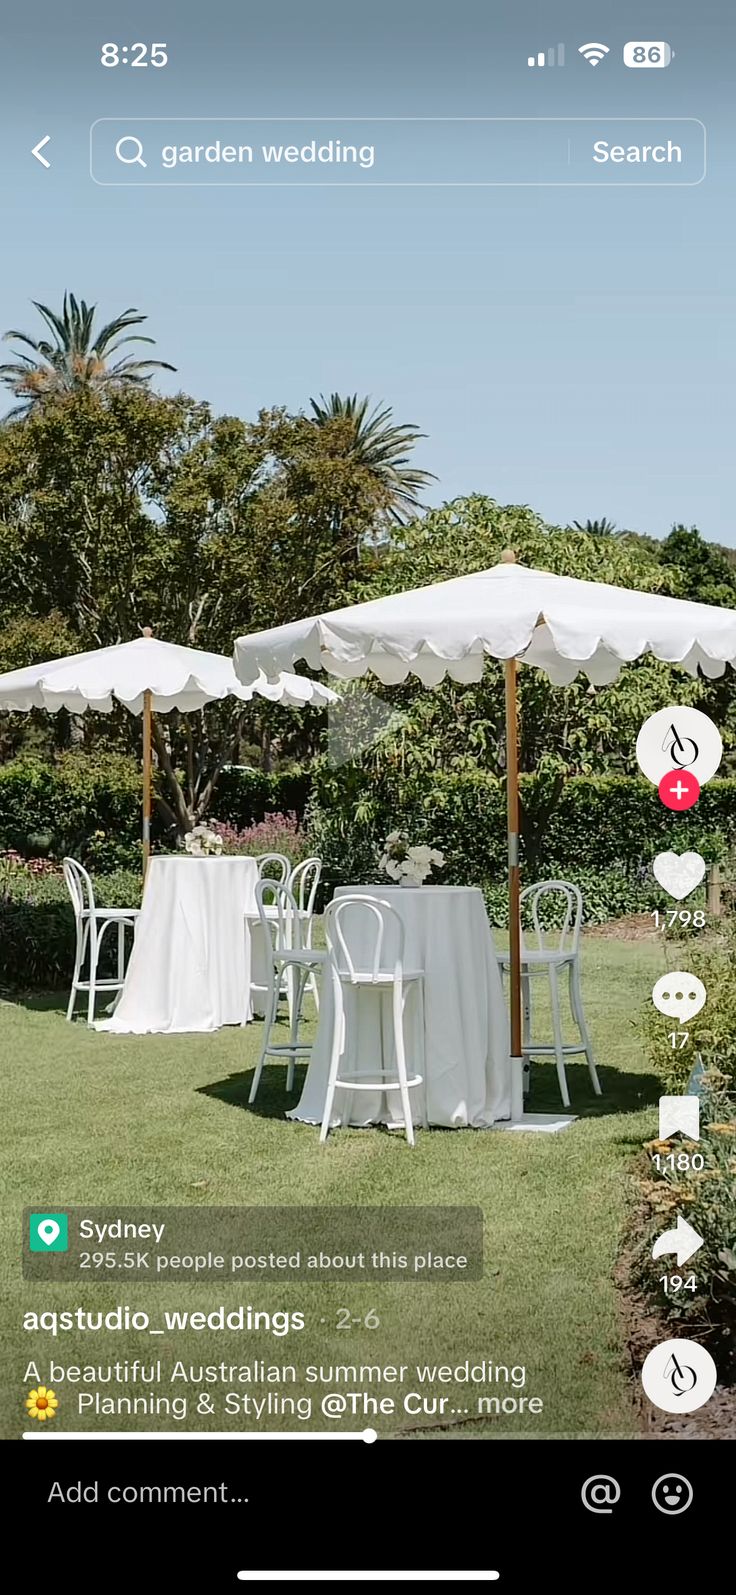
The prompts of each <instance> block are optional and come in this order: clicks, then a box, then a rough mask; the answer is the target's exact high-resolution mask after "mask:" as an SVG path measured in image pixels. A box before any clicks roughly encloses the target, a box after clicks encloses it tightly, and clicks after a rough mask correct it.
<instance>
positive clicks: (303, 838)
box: [209, 812, 310, 864]
mask: <svg viewBox="0 0 736 1595" xmlns="http://www.w3.org/2000/svg"><path fill="white" fill-rule="evenodd" d="M209 824H210V830H211V831H214V833H215V835H216V836H218V837H219V838H220V839H221V841H222V851H223V853H245V854H250V855H253V854H256V853H283V855H284V857H285V858H288V859H289V861H290V862H291V863H292V864H298V863H299V862H300V860H301V859H303V858H306V857H307V856H308V854H309V850H310V849H309V838H308V836H307V834H306V832H305V831H304V830H302V828H301V826H300V824H299V820H298V818H297V815H296V814H295V813H293V812H291V813H289V814H265V815H264V817H263V819H262V820H258V821H257V822H256V823H255V824H253V825H246V826H244V827H243V829H242V830H238V828H237V826H235V825H230V824H228V823H227V822H223V821H222V820H210V822H209Z"/></svg>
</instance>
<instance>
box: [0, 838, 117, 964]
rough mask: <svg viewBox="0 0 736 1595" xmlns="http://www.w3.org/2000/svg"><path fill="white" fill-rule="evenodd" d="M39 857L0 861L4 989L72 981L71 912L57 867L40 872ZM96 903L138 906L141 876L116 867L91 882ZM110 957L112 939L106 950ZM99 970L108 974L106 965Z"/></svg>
mask: <svg viewBox="0 0 736 1595" xmlns="http://www.w3.org/2000/svg"><path fill="white" fill-rule="evenodd" d="M37 863H38V861H37V860H33V859H31V860H22V861H20V862H19V861H17V860H14V859H8V858H7V857H6V858H5V859H4V860H2V861H0V985H2V986H3V987H5V988H6V989H25V990H29V989H32V988H34V987H36V988H52V987H55V986H64V985H66V984H67V982H68V981H69V980H70V979H71V974H72V969H73V966H74V946H75V928H74V914H73V911H72V905H71V902H70V900H69V893H68V891H67V887H66V883H65V881H64V877H63V875H62V873H61V869H60V868H59V867H58V866H56V867H54V866H53V865H52V866H51V867H49V863H48V860H44V861H43V864H44V868H43V869H42V870H40V871H39V870H38V868H37V867H34V866H36V865H37ZM94 890H95V898H96V901H97V902H98V904H99V905H100V907H108V908H138V907H139V906H140V900H141V877H140V875H139V874H137V873H134V872H131V871H126V870H117V871H116V872H115V873H113V874H111V875H107V876H101V877H100V878H95V880H94ZM107 955H108V956H109V957H110V958H112V957H113V940H112V939H111V941H110V943H109V945H108V954H107ZM101 968H102V972H103V973H104V972H106V969H105V966H104V964H103V965H102V966H101Z"/></svg>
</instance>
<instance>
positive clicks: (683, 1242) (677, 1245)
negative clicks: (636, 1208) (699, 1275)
mask: <svg viewBox="0 0 736 1595" xmlns="http://www.w3.org/2000/svg"><path fill="white" fill-rule="evenodd" d="M703 1245H704V1241H703V1237H702V1235H699V1234H698V1232H697V1230H695V1229H693V1227H692V1224H688V1222H687V1219H684V1218H683V1217H682V1215H681V1214H680V1213H678V1215H677V1227H676V1228H675V1229H668V1230H665V1233H664V1235H660V1236H658V1238H657V1240H656V1241H655V1242H654V1245H653V1247H652V1257H667V1256H669V1255H670V1254H671V1253H673V1252H674V1254H675V1256H676V1258H677V1266H678V1268H682V1267H683V1266H684V1264H685V1263H689V1261H690V1258H691V1257H694V1256H695V1253H696V1252H699V1251H700V1248H701V1246H703Z"/></svg>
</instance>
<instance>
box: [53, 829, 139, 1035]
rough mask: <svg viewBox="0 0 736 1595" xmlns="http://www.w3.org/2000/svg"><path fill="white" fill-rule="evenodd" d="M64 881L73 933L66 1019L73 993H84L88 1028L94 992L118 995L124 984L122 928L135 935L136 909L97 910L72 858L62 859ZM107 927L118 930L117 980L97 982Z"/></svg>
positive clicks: (81, 868) (89, 883) (83, 872)
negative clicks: (86, 964)
mask: <svg viewBox="0 0 736 1595" xmlns="http://www.w3.org/2000/svg"><path fill="white" fill-rule="evenodd" d="M64 880H65V881H66V885H67V890H68V892H69V896H70V897H71V900H72V908H73V909H74V923H75V926H76V932H77V940H76V947H75V951H74V973H73V975H72V989H71V991H70V993H69V1004H68V1007H67V1010H66V1017H67V1019H72V1018H73V1015H74V1006H75V1003H76V1000H77V993H78V992H86V994H87V1024H88V1025H92V1024H94V1021H95V1001H96V997H97V993H98V991H105V992H109V991H121V990H122V988H123V985H124V984H125V928H126V925H127V926H128V927H129V928H130V929H131V930H132V931H133V933H134V934H135V922H136V920H137V918H138V915H139V913H140V909H138V908H98V907H97V904H96V903H95V894H94V890H93V887H92V881H91V880H90V877H89V875H88V874H87V871H86V869H85V868H84V865H83V864H79V863H78V862H77V860H76V859H75V858H65V859H64ZM111 925H117V928H118V960H117V962H118V969H117V979H109V980H100V979H98V975H97V966H98V964H99V961H100V951H101V948H102V940H103V937H104V935H105V932H106V931H107V930H109V928H110V926H111ZM87 957H88V958H89V978H88V979H87V980H82V967H83V965H84V961H85V958H87Z"/></svg>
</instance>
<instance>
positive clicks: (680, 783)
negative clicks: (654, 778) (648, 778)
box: [659, 770, 700, 809]
mask: <svg viewBox="0 0 736 1595" xmlns="http://www.w3.org/2000/svg"><path fill="white" fill-rule="evenodd" d="M659 795H660V797H661V799H662V802H663V803H664V804H665V807H666V808H668V809H691V808H692V806H693V804H694V803H697V801H698V798H699V797H700V782H699V780H698V778H697V776H696V775H691V773H690V771H689V770H668V771H667V774H666V775H663V776H662V779H661V781H660V783H659Z"/></svg>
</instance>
